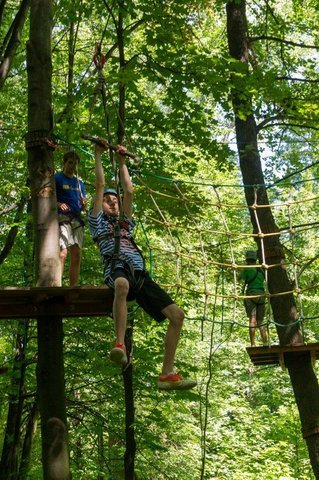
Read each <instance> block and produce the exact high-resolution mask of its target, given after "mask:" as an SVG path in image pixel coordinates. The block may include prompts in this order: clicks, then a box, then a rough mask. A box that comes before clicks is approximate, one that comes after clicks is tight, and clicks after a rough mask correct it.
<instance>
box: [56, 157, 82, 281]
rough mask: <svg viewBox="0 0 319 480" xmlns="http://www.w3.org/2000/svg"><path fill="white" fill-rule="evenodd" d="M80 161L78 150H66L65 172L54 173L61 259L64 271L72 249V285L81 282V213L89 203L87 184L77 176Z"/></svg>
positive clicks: (64, 158)
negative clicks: (87, 202)
mask: <svg viewBox="0 0 319 480" xmlns="http://www.w3.org/2000/svg"><path fill="white" fill-rule="evenodd" d="M79 162H80V158H79V156H78V155H77V154H76V153H75V152H73V151H70V152H67V153H65V154H64V157H63V171H62V172H58V173H56V174H55V175H54V178H55V187H56V196H57V207H58V219H59V225H60V259H61V263H62V272H63V270H64V265H65V261H66V258H67V253H68V251H69V252H70V267H69V284H70V287H75V286H77V285H78V283H79V274H80V265H81V255H82V246H83V236H84V222H83V220H82V218H81V213H82V211H83V209H84V208H85V205H86V196H85V186H84V183H83V181H82V180H81V179H80V178H79V177H78V175H77V171H78V166H79Z"/></svg>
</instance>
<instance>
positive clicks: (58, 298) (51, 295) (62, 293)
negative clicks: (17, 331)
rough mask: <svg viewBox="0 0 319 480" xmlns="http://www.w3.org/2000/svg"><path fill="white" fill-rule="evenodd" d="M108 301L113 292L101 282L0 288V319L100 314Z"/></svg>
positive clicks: (107, 310) (109, 309)
mask: <svg viewBox="0 0 319 480" xmlns="http://www.w3.org/2000/svg"><path fill="white" fill-rule="evenodd" d="M112 304H113V291H112V290H111V289H109V288H108V287H106V286H105V285H99V286H91V285H89V286H81V287H72V288H70V287H24V288H15V287H7V288H0V318H7V319H18V318H23V319H26V318H39V317H48V316H53V315H54V316H55V315H57V316H62V317H92V316H100V315H101V316H102V315H106V314H107V313H109V312H110V311H111V310H112Z"/></svg>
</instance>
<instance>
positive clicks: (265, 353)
mask: <svg viewBox="0 0 319 480" xmlns="http://www.w3.org/2000/svg"><path fill="white" fill-rule="evenodd" d="M246 351H247V353H248V355H249V356H250V359H251V361H252V362H253V364H254V365H281V366H282V368H283V369H284V368H285V354H287V353H289V354H290V353H293V354H300V353H303V352H306V353H307V352H308V353H309V355H311V361H312V362H315V361H316V359H317V358H319V343H309V344H304V345H283V346H281V345H272V346H271V347H246Z"/></svg>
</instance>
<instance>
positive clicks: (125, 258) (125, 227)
mask: <svg viewBox="0 0 319 480" xmlns="http://www.w3.org/2000/svg"><path fill="white" fill-rule="evenodd" d="M116 223H117V219H112V218H110V217H108V216H107V215H105V213H103V212H102V210H101V211H100V212H98V213H97V215H96V216H95V215H94V214H93V212H92V211H90V213H89V230H90V233H91V235H92V237H93V239H94V240H96V241H97V243H98V246H99V249H100V253H101V256H102V258H103V259H104V282H105V283H106V284H107V285H108V286H109V287H113V286H114V282H113V279H112V278H110V275H111V260H112V255H113V253H114V235H113V232H114V226H115V224H116ZM134 227H135V222H134V220H128V219H127V218H124V219H123V220H122V221H121V222H120V250H119V259H118V260H116V264H115V268H123V267H124V266H125V264H129V265H130V266H131V267H132V268H133V269H134V270H144V260H143V257H142V255H141V253H140V251H139V250H138V248H137V247H136V245H135V243H134V242H132V231H133V229H134Z"/></svg>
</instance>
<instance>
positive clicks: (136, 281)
mask: <svg viewBox="0 0 319 480" xmlns="http://www.w3.org/2000/svg"><path fill="white" fill-rule="evenodd" d="M110 238H114V249H113V253H109V254H106V255H104V256H103V258H104V261H105V263H108V262H110V263H111V267H110V274H111V275H112V273H113V272H114V270H115V267H116V262H117V261H118V260H120V261H121V262H123V264H124V269H125V271H126V273H127V275H128V277H129V281H130V284H131V285H132V287H133V289H134V291H135V293H137V292H138V291H139V290H140V289H141V288H142V286H143V283H144V279H145V272H146V268H145V258H144V256H143V254H142V252H141V250H140V248H139V247H138V245H137V244H136V242H135V240H134V239H133V238H132V237H128V236H126V235H121V225H120V222H118V221H117V222H116V223H115V224H114V229H113V232H108V233H102V234H100V235H97V236H96V237H94V238H93V241H94V242H98V241H99V240H108V239H110ZM121 238H126V239H127V240H129V241H130V242H131V243H132V245H133V246H134V247H135V248H136V250H137V251H138V252H139V254H140V255H141V257H142V260H143V270H141V273H142V274H141V275H139V277H138V278H136V276H135V270H134V267H133V265H131V264H130V263H129V262H128V261H127V260H126V259H125V258H123V257H121V254H120V244H121Z"/></svg>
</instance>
